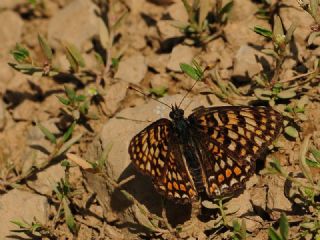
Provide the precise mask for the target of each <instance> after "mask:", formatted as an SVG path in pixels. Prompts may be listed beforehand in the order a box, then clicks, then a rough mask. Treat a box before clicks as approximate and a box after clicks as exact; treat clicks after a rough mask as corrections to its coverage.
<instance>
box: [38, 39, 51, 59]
mask: <svg viewBox="0 0 320 240" xmlns="http://www.w3.org/2000/svg"><path fill="white" fill-rule="evenodd" d="M38 42H39V44H40V47H41V50H42V52H43V53H44V55H45V56H46V58H47V59H48V60H49V61H51V60H52V56H53V54H52V49H51V47H50V46H49V44H48V42H47V40H46V39H45V38H44V37H43V36H42V35H40V34H38Z"/></svg>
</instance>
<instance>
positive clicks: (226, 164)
mask: <svg viewBox="0 0 320 240" xmlns="http://www.w3.org/2000/svg"><path fill="white" fill-rule="evenodd" d="M169 117H170V118H171V120H169V119H167V118H161V119H159V120H157V121H155V122H153V123H152V124H150V125H149V126H147V127H146V128H145V129H143V130H142V131H141V132H139V133H138V134H137V135H136V136H134V137H133V138H132V140H131V142H130V144H129V149H128V151H129V155H130V158H131V160H132V163H133V165H134V166H135V167H136V168H137V169H138V170H140V171H141V172H142V173H144V174H146V175H149V176H150V177H151V178H152V181H153V185H154V187H155V188H156V189H157V191H158V192H159V193H160V194H162V195H164V196H165V197H166V198H168V199H172V200H174V201H175V202H177V203H190V202H192V201H195V200H197V199H199V195H200V193H202V192H205V193H206V194H207V196H208V197H209V198H214V197H216V196H225V195H230V194H232V193H234V192H235V191H237V190H238V189H241V188H243V187H244V183H245V182H246V181H247V180H248V179H249V177H250V176H252V175H253V173H254V170H255V165H256V161H257V159H259V158H260V157H261V155H262V154H263V152H265V150H267V148H268V146H269V145H271V144H272V142H273V141H274V140H275V139H276V137H277V136H278V135H279V133H280V131H281V129H282V125H283V117H282V115H281V114H280V113H278V112H276V111H275V110H273V109H272V108H269V107H248V106H222V107H208V108H204V107H202V108H198V109H196V110H195V111H194V112H193V113H192V114H191V115H189V116H188V117H187V118H186V117H184V111H183V110H182V109H181V108H179V107H178V106H177V105H174V106H172V107H171V112H170V114H169Z"/></svg>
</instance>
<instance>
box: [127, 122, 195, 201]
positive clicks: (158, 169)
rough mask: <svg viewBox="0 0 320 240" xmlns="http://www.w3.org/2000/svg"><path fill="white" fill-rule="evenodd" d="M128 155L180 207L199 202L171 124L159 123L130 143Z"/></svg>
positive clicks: (152, 125)
mask: <svg viewBox="0 0 320 240" xmlns="http://www.w3.org/2000/svg"><path fill="white" fill-rule="evenodd" d="M129 154H130V157H131V159H132V162H133V164H134V165H135V166H136V167H137V168H138V169H139V170H140V171H141V172H143V173H144V174H147V175H149V176H151V177H152V179H153V183H154V186H155V188H156V189H157V190H158V191H159V192H160V193H161V194H162V195H164V196H166V197H167V198H170V199H174V200H175V201H176V202H180V203H187V202H190V201H191V200H192V199H194V198H196V196H197V193H196V190H195V189H194V187H193V186H192V183H191V181H190V174H189V173H188V170H187V169H186V166H185V165H184V163H183V159H182V154H181V152H180V149H179V145H178V141H177V139H175V136H174V132H173V125H172V122H171V121H170V120H168V119H160V120H158V121H156V122H154V123H152V124H151V125H149V126H148V127H147V128H145V129H144V130H142V131H141V132H140V133H139V134H137V135H136V136H135V137H134V138H133V139H132V140H131V142H130V145H129Z"/></svg>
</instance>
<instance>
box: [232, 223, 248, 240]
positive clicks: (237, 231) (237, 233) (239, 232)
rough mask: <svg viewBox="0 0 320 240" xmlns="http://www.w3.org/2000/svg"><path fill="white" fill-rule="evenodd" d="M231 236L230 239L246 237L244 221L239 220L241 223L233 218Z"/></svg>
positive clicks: (241, 239)
mask: <svg viewBox="0 0 320 240" xmlns="http://www.w3.org/2000/svg"><path fill="white" fill-rule="evenodd" d="M232 225H233V236H232V240H245V239H247V230H246V222H245V221H244V220H242V221H241V224H240V223H239V221H237V220H233V222H232Z"/></svg>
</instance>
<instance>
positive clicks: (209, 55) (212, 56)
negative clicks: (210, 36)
mask: <svg viewBox="0 0 320 240" xmlns="http://www.w3.org/2000/svg"><path fill="white" fill-rule="evenodd" d="M232 55H233V54H232V51H231V49H229V48H228V47H227V45H226V44H225V42H224V40H223V39H221V38H218V39H216V40H214V41H211V42H209V43H208V45H207V51H206V52H205V53H204V54H203V56H202V58H203V59H204V60H205V61H206V62H207V63H208V64H215V63H216V62H217V61H219V62H220V64H219V66H220V67H221V68H222V69H228V68H231V67H232V65H233V62H232V58H231V57H230V56H232Z"/></svg>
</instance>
